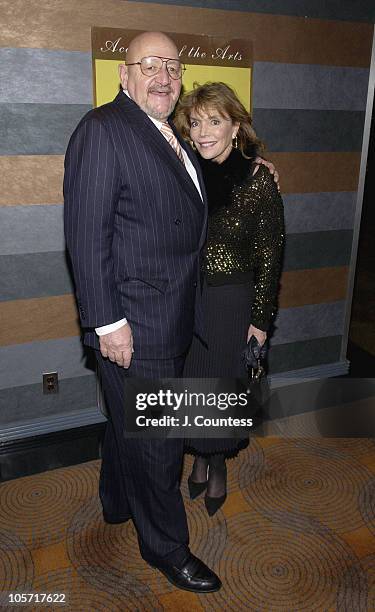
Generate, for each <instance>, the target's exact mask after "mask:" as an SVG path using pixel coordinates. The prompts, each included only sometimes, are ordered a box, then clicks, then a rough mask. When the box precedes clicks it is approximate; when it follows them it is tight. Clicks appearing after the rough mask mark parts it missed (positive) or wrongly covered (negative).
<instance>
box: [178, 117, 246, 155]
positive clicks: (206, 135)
mask: <svg viewBox="0 0 375 612" xmlns="http://www.w3.org/2000/svg"><path fill="white" fill-rule="evenodd" d="M239 127H240V124H239V123H233V121H232V120H231V118H230V117H228V116H227V115H224V116H223V115H221V114H220V113H219V112H218V111H217V110H216V109H214V108H211V109H207V110H206V111H203V110H202V111H201V112H199V113H198V112H197V111H196V110H194V109H193V110H192V111H191V114H190V138H191V140H192V141H193V143H194V145H195V147H196V149H197V151H198V153H199V154H200V155H201V156H202V157H203V158H204V159H211V160H212V161H214V162H217V163H218V164H221V162H223V161H224V159H226V158H227V157H228V155H229V153H230V152H231V149H232V139H233V138H234V137H235V136H236V135H237V132H238V128H239Z"/></svg>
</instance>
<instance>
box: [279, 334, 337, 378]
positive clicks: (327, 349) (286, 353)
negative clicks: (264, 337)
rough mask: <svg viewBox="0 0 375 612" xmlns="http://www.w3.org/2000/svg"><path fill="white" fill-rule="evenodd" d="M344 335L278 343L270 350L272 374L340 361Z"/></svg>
mask: <svg viewBox="0 0 375 612" xmlns="http://www.w3.org/2000/svg"><path fill="white" fill-rule="evenodd" d="M341 342H342V336H329V337H328V338H314V339H313V340H307V341H304V342H293V343H290V344H278V345H276V346H273V347H272V348H271V350H270V352H269V358H268V362H269V371H270V374H276V373H277V372H287V371H289V370H298V369H299V368H308V367H310V366H314V365H321V364H323V363H330V362H332V361H339V355H340V348H341Z"/></svg>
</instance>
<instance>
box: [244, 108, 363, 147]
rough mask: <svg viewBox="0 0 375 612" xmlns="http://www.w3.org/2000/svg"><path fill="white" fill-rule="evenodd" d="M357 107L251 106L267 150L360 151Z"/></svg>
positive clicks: (359, 119)
mask: <svg viewBox="0 0 375 612" xmlns="http://www.w3.org/2000/svg"><path fill="white" fill-rule="evenodd" d="M364 119H365V114H364V112H360V111H317V110H298V109H296V110H282V109H281V110H280V109H262V108H254V110H253V120H254V128H255V130H256V132H257V134H258V136H259V137H260V138H261V139H262V140H264V141H265V143H266V145H267V148H268V150H269V151H275V152H276V151H360V150H361V146H362V136H363V124H364Z"/></svg>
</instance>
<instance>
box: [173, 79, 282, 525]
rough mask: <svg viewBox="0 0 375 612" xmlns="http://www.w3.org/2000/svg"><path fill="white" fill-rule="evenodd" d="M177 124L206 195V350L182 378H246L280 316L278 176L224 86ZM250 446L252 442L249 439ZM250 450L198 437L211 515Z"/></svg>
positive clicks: (199, 486) (199, 474)
mask: <svg viewBox="0 0 375 612" xmlns="http://www.w3.org/2000/svg"><path fill="white" fill-rule="evenodd" d="M175 124H176V126H177V128H178V129H179V130H180V132H181V134H182V136H183V137H184V138H185V139H187V140H189V141H190V142H191V143H192V145H193V148H195V149H196V150H197V153H198V154H199V155H198V157H199V161H200V164H201V167H202V172H203V177H204V182H205V186H206V190H207V196H208V207H209V222H208V235H207V243H206V247H205V250H204V256H203V262H202V272H203V275H204V280H205V282H204V289H203V302H204V309H205V314H206V320H207V341H208V349H207V348H206V347H204V346H203V345H202V344H201V343H200V341H199V340H198V339H194V341H193V344H192V346H191V348H190V351H189V355H188V358H187V361H186V366H185V372H184V375H185V376H187V377H191V378H193V377H196V378H206V377H207V378H232V377H233V378H236V377H243V376H244V375H245V369H244V363H243V361H242V359H241V354H242V352H243V350H244V348H245V346H246V343H247V341H248V340H249V339H250V337H251V336H252V335H254V336H255V337H256V338H257V340H258V342H259V343H260V344H261V345H263V344H264V342H265V341H266V338H267V331H268V329H269V327H270V324H271V322H272V320H273V318H274V316H275V314H276V309H277V293H278V284H279V277H280V268H281V258H282V249H283V244H284V217H283V204H282V199H281V197H280V194H279V192H278V189H277V185H276V184H275V182H274V180H273V177H272V176H271V175H270V173H269V170H268V169H267V167H266V166H265V165H257V164H256V162H255V159H256V157H257V154H258V153H259V152H260V151H261V150H262V144H261V142H260V141H259V140H258V138H257V136H256V134H255V132H254V130H253V128H252V125H251V117H250V115H249V113H248V112H247V111H246V109H245V107H244V106H243V105H242V103H241V102H240V100H239V99H238V98H237V96H236V94H235V92H234V91H233V90H232V89H231V88H230V87H228V86H227V85H225V84H224V83H207V84H205V85H202V86H198V87H196V88H195V89H193V91H191V92H190V93H188V94H186V95H185V96H184V97H183V98H182V100H181V101H180V103H179V106H178V108H177V112H176V116H175ZM246 442H247V441H246ZM244 445H245V442H244V441H238V440H235V439H220V438H216V439H194V440H189V441H188V442H187V448H188V450H190V451H191V452H193V454H195V461H194V466H193V470H192V473H191V475H190V477H189V480H188V483H189V490H190V496H191V497H192V498H194V497H197V496H198V495H199V494H200V493H201V492H203V491H204V490H206V495H205V503H206V508H207V511H208V513H209V514H210V515H213V514H214V513H215V512H216V511H217V510H218V509H219V507H220V506H221V505H222V504H223V503H224V501H225V498H226V465H225V459H226V458H227V457H229V456H232V457H233V456H235V455H236V454H237V452H238V450H239V449H240V448H241V447H243V446H244Z"/></svg>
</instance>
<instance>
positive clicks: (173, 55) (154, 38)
mask: <svg viewBox="0 0 375 612" xmlns="http://www.w3.org/2000/svg"><path fill="white" fill-rule="evenodd" d="M149 56H159V57H162V58H163V59H164V58H165V59H177V60H178V59H179V57H178V52H177V49H176V47H175V45H174V43H173V42H172V41H171V40H170V39H169V38H168V37H167V36H165V35H163V34H158V33H151V32H150V33H147V34H144V35H143V36H141V37H139V38H138V39H137V40H135V41H134V43H133V44H131V45H130V46H129V50H128V54H127V57H126V61H127V63H133V62H140V61H141V59H142V58H143V57H149ZM120 79H121V84H122V86H123V88H124V89H127V90H128V92H129V94H130V96H131V98H132V99H133V100H134V102H136V103H137V104H138V106H139V107H140V108H141V109H142V110H143V111H144V112H145V113H147V114H148V115H150V117H153V118H154V119H158V120H159V121H165V120H166V119H167V118H168V117H169V115H170V114H171V113H172V111H173V109H174V107H175V106H176V102H177V100H178V97H179V95H180V90H181V79H178V80H176V79H172V78H171V77H170V75H169V73H168V71H167V67H166V64H165V63H163V67H162V69H161V70H160V72H159V73H158V74H156V75H154V76H152V77H148V76H145V75H144V74H143V73H142V72H141V69H140V66H139V65H136V66H124V65H121V66H120Z"/></svg>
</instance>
